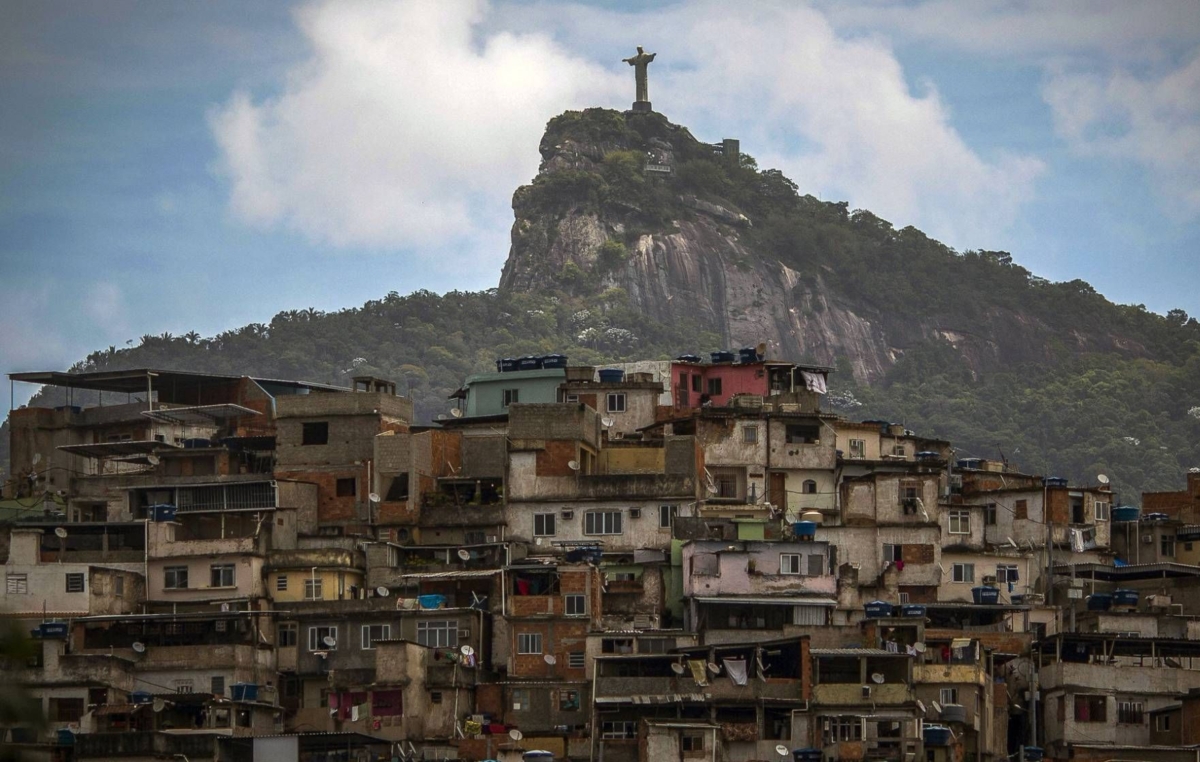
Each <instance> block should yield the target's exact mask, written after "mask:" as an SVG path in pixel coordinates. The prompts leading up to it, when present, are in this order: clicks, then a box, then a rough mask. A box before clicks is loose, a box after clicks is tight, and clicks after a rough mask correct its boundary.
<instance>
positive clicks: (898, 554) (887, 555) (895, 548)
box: [883, 543, 904, 563]
mask: <svg viewBox="0 0 1200 762" xmlns="http://www.w3.org/2000/svg"><path fill="white" fill-rule="evenodd" d="M902 547H903V546H902V545H889V544H887V543H885V544H884V546H883V560H884V561H885V562H886V561H891V562H892V563H895V562H897V561H903V560H904V556H903V551H902V550H901V548H902Z"/></svg>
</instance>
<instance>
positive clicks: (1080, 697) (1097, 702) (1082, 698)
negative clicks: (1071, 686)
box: [1071, 693, 1108, 724]
mask: <svg viewBox="0 0 1200 762" xmlns="http://www.w3.org/2000/svg"><path fill="white" fill-rule="evenodd" d="M1071 704H1072V706H1071V708H1072V712H1073V716H1074V718H1075V722H1086V723H1089V724H1092V723H1105V724H1107V723H1108V696H1106V695H1104V694H1102V693H1076V694H1074V700H1073V701H1072V702H1071ZM1096 707H1099V708H1100V710H1101V711H1100V716H1099V717H1093V716H1092V710H1093V709H1095V708H1096ZM1081 709H1084V710H1086V714H1087V715H1088V716H1087V718H1083V717H1080V710H1081Z"/></svg>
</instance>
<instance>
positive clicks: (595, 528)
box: [583, 509, 625, 536]
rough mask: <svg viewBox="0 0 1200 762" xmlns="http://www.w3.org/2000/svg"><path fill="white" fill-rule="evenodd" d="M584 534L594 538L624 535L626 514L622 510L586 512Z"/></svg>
mask: <svg viewBox="0 0 1200 762" xmlns="http://www.w3.org/2000/svg"><path fill="white" fill-rule="evenodd" d="M597 517H599V518H597ZM583 533H584V534H585V535H593V536H603V535H621V534H624V533H625V525H624V512H623V511H621V510H620V509H616V510H595V511H585V512H584V514H583Z"/></svg>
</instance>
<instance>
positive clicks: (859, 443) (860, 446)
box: [847, 439, 867, 460]
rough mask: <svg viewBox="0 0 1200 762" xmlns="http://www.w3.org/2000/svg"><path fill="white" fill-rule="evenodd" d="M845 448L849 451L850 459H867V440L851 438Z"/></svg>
mask: <svg viewBox="0 0 1200 762" xmlns="http://www.w3.org/2000/svg"><path fill="white" fill-rule="evenodd" d="M847 450H848V452H849V453H850V455H849V458H850V460H866V459H867V440H865V439H851V440H850V442H849V444H848V446H847ZM855 451H857V452H858V454H857V455H855Z"/></svg>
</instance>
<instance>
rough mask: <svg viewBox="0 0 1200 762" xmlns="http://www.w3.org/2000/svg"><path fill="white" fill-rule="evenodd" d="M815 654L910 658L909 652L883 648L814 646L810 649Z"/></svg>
mask: <svg viewBox="0 0 1200 762" xmlns="http://www.w3.org/2000/svg"><path fill="white" fill-rule="evenodd" d="M809 653H810V654H811V655H813V656H895V657H900V658H904V659H907V658H910V657H909V655H908V654H901V653H896V652H895V651H885V650H883V649H882V648H814V649H812V650H810V651H809Z"/></svg>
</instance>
